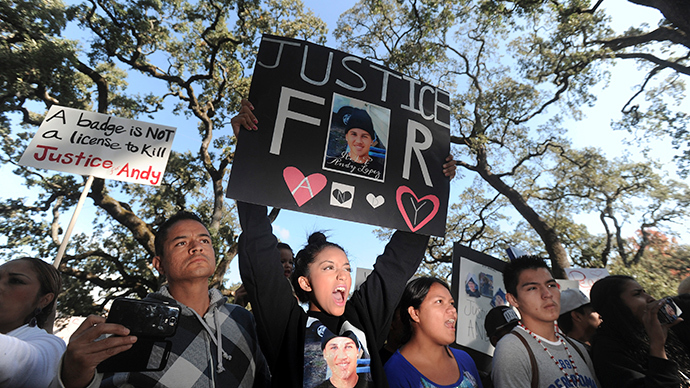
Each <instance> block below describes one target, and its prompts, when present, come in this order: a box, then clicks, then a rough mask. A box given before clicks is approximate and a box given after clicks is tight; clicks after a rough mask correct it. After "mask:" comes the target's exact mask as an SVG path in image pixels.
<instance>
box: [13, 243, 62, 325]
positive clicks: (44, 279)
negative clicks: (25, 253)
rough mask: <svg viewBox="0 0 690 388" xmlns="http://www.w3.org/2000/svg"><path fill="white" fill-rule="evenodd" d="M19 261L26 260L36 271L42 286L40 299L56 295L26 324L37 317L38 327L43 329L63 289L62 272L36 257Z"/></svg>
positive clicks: (28, 319) (39, 292)
mask: <svg viewBox="0 0 690 388" xmlns="http://www.w3.org/2000/svg"><path fill="white" fill-rule="evenodd" d="M17 260H24V261H26V262H28V263H29V265H31V269H32V270H33V271H34V273H36V278H37V279H38V282H39V284H40V285H41V289H40V290H39V291H38V296H39V297H40V296H43V295H46V294H50V293H52V294H53V295H54V297H53V300H52V301H51V302H50V303H48V305H47V306H45V307H44V308H42V309H41V311H40V312H39V313H38V314H36V315H34V313H33V312H32V313H31V315H29V316H28V317H27V318H26V320H25V322H24V323H28V322H29V321H31V319H32V318H34V317H35V318H36V326H38V327H40V328H41V329H43V326H44V325H45V323H46V320H47V319H48V316H49V315H50V314H51V313H52V312H53V310H54V309H55V303H56V302H57V298H58V295H59V294H60V289H61V288H62V278H61V277H60V272H58V270H57V269H55V267H53V266H52V265H50V264H48V263H46V262H45V261H43V260H41V259H37V258H34V257H22V258H21V259H17Z"/></svg>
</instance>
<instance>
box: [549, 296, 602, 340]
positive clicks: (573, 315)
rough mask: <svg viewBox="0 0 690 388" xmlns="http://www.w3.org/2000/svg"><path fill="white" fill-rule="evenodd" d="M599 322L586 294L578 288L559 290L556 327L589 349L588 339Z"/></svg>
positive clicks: (599, 318) (594, 331) (599, 319)
mask: <svg viewBox="0 0 690 388" xmlns="http://www.w3.org/2000/svg"><path fill="white" fill-rule="evenodd" d="M600 324H601V317H600V316H599V314H598V313H597V312H596V311H594V309H593V308H592V304H591V303H590V302H589V299H588V298H587V296H586V295H585V294H584V293H582V291H580V290H575V289H567V290H563V291H561V315H560V316H559V317H558V328H559V329H561V331H562V332H563V333H565V335H567V336H568V337H570V338H572V339H575V340H577V341H579V342H580V343H582V344H584V345H585V347H586V348H587V351H589V349H590V348H589V346H590V342H589V341H590V340H591V339H592V337H593V336H594V333H596V331H597V327H599V325H600Z"/></svg>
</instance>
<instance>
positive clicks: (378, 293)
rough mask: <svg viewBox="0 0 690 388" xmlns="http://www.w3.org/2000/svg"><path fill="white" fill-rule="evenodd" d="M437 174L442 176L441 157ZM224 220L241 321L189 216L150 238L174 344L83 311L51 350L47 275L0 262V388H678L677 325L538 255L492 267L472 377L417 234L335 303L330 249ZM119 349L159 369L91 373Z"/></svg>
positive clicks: (684, 329) (343, 288)
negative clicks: (294, 243)
mask: <svg viewBox="0 0 690 388" xmlns="http://www.w3.org/2000/svg"><path fill="white" fill-rule="evenodd" d="M252 110H253V106H252V105H251V104H250V103H249V102H248V101H246V100H245V101H243V104H242V109H241V111H240V114H239V115H238V116H237V117H235V118H234V119H233V121H232V124H233V128H234V129H235V131H238V130H240V128H245V129H250V130H255V129H257V124H258V122H257V120H256V117H255V116H254V115H253V113H252ZM443 170H444V173H445V175H446V176H447V177H448V178H449V179H452V177H453V176H454V174H455V163H454V162H453V160H452V158H449V159H448V160H447V163H446V164H444V166H443ZM237 210H238V214H239V219H240V224H241V227H242V234H241V236H240V240H239V266H240V273H241V277H242V281H243V285H242V290H241V293H240V295H241V297H242V298H241V299H242V300H243V305H247V304H249V305H250V306H251V311H249V310H248V309H246V308H244V307H243V306H240V305H236V304H230V303H228V302H227V301H226V298H225V297H224V296H223V295H222V294H221V293H220V292H219V291H218V290H217V289H213V288H211V289H209V288H208V279H209V278H210V276H211V275H212V274H213V272H214V269H215V263H216V261H215V252H214V249H213V241H212V238H211V233H210V232H209V231H208V229H207V228H206V226H205V225H204V223H203V222H202V220H201V219H200V217H198V216H197V215H195V214H192V213H188V212H184V211H182V212H179V213H177V214H175V215H174V216H172V217H170V218H169V219H168V220H166V221H165V222H164V223H163V224H162V225H161V226H160V228H159V229H158V231H157V233H156V236H155V257H154V258H153V261H152V265H153V266H154V267H155V268H156V270H157V271H158V272H159V273H160V274H161V275H162V276H165V279H166V283H165V285H163V286H162V287H161V288H160V289H159V290H158V291H157V292H154V293H152V294H150V295H149V296H147V297H146V299H145V300H147V301H150V302H154V303H162V304H166V305H168V306H177V307H179V309H180V315H179V318H178V319H177V329H176V331H175V333H174V334H173V335H172V336H171V337H168V338H166V340H165V341H162V342H161V343H159V342H151V343H147V342H146V341H145V340H144V339H142V338H138V337H137V336H135V335H131V334H132V333H130V330H129V329H128V328H127V327H125V326H123V325H120V324H116V323H110V322H107V321H106V319H105V318H104V317H100V316H89V317H88V318H86V320H85V321H84V322H83V323H82V324H81V325H80V326H79V328H78V329H77V330H76V331H75V333H74V334H73V335H72V337H71V338H70V341H69V344H68V345H67V346H66V347H65V344H64V342H63V341H62V340H60V339H59V338H57V337H56V336H54V335H52V334H49V333H48V332H47V331H46V330H44V329H45V328H46V325H50V322H49V319H48V317H49V316H50V315H51V313H53V312H54V309H55V303H56V298H57V295H58V294H59V293H60V275H59V273H58V272H57V270H55V269H54V268H53V267H52V266H50V265H49V264H46V263H45V262H43V261H42V260H39V259H30V258H23V259H18V260H13V261H10V262H8V263H5V264H3V265H2V266H0V387H12V388H17V387H49V386H51V387H65V388H72V387H78V388H83V387H99V386H100V387H296V388H297V387H309V388H312V387H314V388H321V387H337V388H353V387H359V388H361V387H393V388H397V387H413V388H417V387H420V388H421V387H453V388H477V387H479V388H482V387H487V388H488V387H499V388H504V387H505V388H511V387H535V388H536V387H544V388H552V387H554V388H555V387H593V388H596V387H599V388H618V387H631V388H632V387H645V388H652V387H663V388H667V387H668V388H687V387H690V357H689V356H688V354H689V351H688V349H690V330H689V329H688V325H690V321H689V322H685V321H684V320H683V317H682V315H681V314H678V315H681V316H680V317H678V316H673V313H674V311H672V312H671V314H670V315H671V316H672V317H671V319H670V320H669V321H665V320H663V321H662V320H661V319H660V318H659V311H660V310H662V309H665V308H666V306H667V300H666V299H664V300H655V299H654V298H653V297H651V296H650V295H649V294H647V293H646V292H645V290H644V289H643V288H642V287H641V286H640V285H639V284H638V283H637V282H636V281H635V279H634V278H632V277H627V276H617V275H614V276H608V277H606V278H603V279H601V280H599V281H597V282H596V283H595V285H594V287H593V288H592V290H591V294H590V297H591V301H590V299H588V297H587V296H586V295H584V294H583V293H582V292H580V291H578V290H563V291H561V289H560V286H559V284H558V282H557V281H556V279H555V278H554V277H553V275H552V274H551V272H550V270H549V268H548V266H547V264H546V262H545V260H544V259H542V258H540V257H537V256H522V257H519V258H517V259H515V260H512V261H511V262H509V263H507V264H506V266H505V269H504V270H503V281H504V286H505V289H506V294H505V295H506V300H507V302H508V303H509V304H510V306H506V305H498V306H496V307H495V308H493V309H492V310H491V311H489V312H488V314H487V315H486V319H485V321H484V327H485V329H486V334H487V337H488V338H489V340H490V342H491V344H492V345H493V346H495V352H494V356H493V362H492V365H491V371H490V375H489V376H487V374H486V373H485V372H486V371H480V370H478V368H477V366H476V364H475V361H474V360H473V358H472V357H471V356H470V354H468V353H467V352H465V351H463V350H461V349H460V347H459V346H456V344H455V341H456V323H457V319H458V314H457V309H456V305H455V301H454V299H453V296H452V293H451V289H450V288H449V286H448V284H447V283H445V282H444V281H443V280H441V279H439V278H436V277H418V278H415V279H413V280H411V281H410V279H411V278H412V277H413V275H414V273H415V272H416V270H417V268H418V266H419V265H420V262H421V260H422V258H423V256H424V252H425V250H426V247H427V243H428V237H427V236H423V235H419V234H414V233H409V232H403V231H397V232H395V233H394V234H393V236H392V237H391V240H390V242H389V243H388V244H387V245H386V247H385V250H384V252H383V253H382V254H381V255H380V256H379V257H378V258H377V260H376V264H375V265H374V270H373V272H372V273H371V274H370V275H369V276H368V278H367V279H366V280H365V281H364V282H363V284H361V286H360V287H359V288H357V289H356V290H355V291H354V292H353V293H352V294H351V295H350V289H351V285H352V278H351V265H350V262H349V259H348V257H347V254H346V250H345V249H344V248H343V247H341V246H340V245H338V244H336V243H334V242H333V241H329V240H328V238H327V237H326V236H325V235H324V234H323V233H321V232H317V233H314V234H312V235H311V236H310V237H309V239H308V241H307V244H306V245H305V246H304V247H303V248H302V249H300V250H299V251H298V252H297V254H295V255H294V257H293V251H292V249H291V248H290V247H289V246H287V245H285V244H282V243H279V242H278V239H277V238H276V237H275V236H274V234H273V232H272V227H271V222H270V220H269V218H268V216H267V208H266V207H265V206H260V205H255V204H249V203H244V202H238V203H237ZM686 287H687V288H690V281H688V282H687V283H683V284H681V289H680V290H679V293H680V295H679V296H678V297H676V298H674V299H673V300H674V301H675V303H676V304H677V305H679V306H680V307H681V310H682V309H686V310H687V309H690V306H688V300H690V296H689V295H688V292H690V290H688V289H687V288H686ZM511 306H512V307H511ZM391 329H392V330H391ZM137 346H142V347H137ZM134 350H136V351H138V352H142V351H146V352H148V353H150V354H151V355H152V357H153V355H155V356H158V357H159V358H160V357H163V356H161V355H163V354H165V356H164V358H165V360H166V361H165V362H163V363H162V364H161V366H160V367H159V368H152V369H148V368H145V369H144V370H115V371H112V370H111V371H104V370H102V369H99V364H101V363H102V362H103V361H105V360H108V359H111V357H113V356H116V355H119V354H128V353H125V352H132V351H134ZM132 356H133V357H134V356H135V355H132ZM482 372H484V373H482Z"/></svg>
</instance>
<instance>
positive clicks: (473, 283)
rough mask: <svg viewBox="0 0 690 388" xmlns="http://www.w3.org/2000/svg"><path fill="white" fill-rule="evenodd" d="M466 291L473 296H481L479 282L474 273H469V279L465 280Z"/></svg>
mask: <svg viewBox="0 0 690 388" xmlns="http://www.w3.org/2000/svg"><path fill="white" fill-rule="evenodd" d="M465 293H466V294H467V295H468V296H471V297H473V298H479V297H480V296H481V295H482V294H481V292H479V284H478V283H477V280H476V279H475V277H474V274H473V273H468V274H467V280H466V281H465Z"/></svg>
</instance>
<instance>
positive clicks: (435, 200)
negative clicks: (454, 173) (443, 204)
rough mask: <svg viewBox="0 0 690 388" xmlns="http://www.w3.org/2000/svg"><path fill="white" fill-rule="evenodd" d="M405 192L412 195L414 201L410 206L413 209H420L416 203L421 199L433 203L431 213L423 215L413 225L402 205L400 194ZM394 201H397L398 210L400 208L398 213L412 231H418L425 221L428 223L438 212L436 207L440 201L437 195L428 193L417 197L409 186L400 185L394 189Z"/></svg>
mask: <svg viewBox="0 0 690 388" xmlns="http://www.w3.org/2000/svg"><path fill="white" fill-rule="evenodd" d="M405 193H408V194H410V195H412V197H413V198H414V200H415V201H416V202H413V203H412V206H413V207H414V208H415V209H420V208H421V207H419V208H418V207H417V204H419V203H420V202H422V201H431V203H432V204H433V205H434V208H433V209H432V210H431V213H429V215H427V216H426V217H424V219H423V220H421V221H419V222H416V225H414V224H413V223H412V221H410V216H409V215H408V214H407V212H406V210H405V207H404V206H403V204H402V195H403V194H405ZM395 201H396V202H397V203H398V210H400V214H402V216H403V219H404V220H405V223H407V226H408V227H409V228H410V230H411V231H413V232H416V231H418V230H419V229H421V228H422V227H423V226H424V225H426V224H427V223H429V221H431V219H432V218H434V216H435V215H436V213H438V209H439V207H440V201H439V200H438V197H437V196H435V195H432V194H429V195H425V196H424V197H422V198H417V195H416V194H415V193H414V192H413V191H412V189H410V188H409V187H407V186H400V187H398V190H396V191H395ZM413 216H416V215H414V214H413ZM415 221H417V220H416V217H415Z"/></svg>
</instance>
